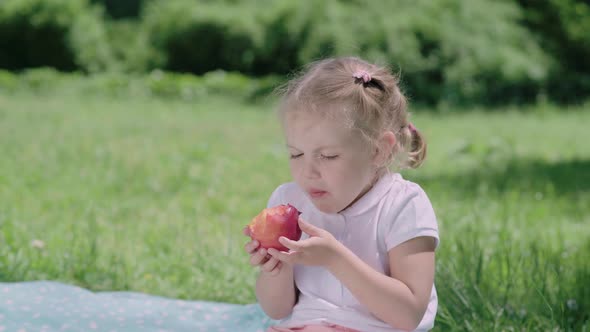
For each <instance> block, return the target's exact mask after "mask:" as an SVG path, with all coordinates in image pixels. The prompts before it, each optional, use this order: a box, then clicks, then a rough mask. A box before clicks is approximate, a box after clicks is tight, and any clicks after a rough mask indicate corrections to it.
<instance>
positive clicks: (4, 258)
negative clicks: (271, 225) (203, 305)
mask: <svg viewBox="0 0 590 332" xmlns="http://www.w3.org/2000/svg"><path fill="white" fill-rule="evenodd" d="M589 108H590V107H588V106H584V107H578V108H572V109H567V110H564V111H562V112H557V109H556V108H553V107H548V106H547V107H541V108H537V109H534V108H533V109H528V110H525V111H518V110H516V109H512V110H507V111H502V112H487V111H472V112H463V113H460V114H437V113H430V112H416V113H415V114H413V117H412V119H413V121H414V123H415V124H416V125H417V127H418V128H419V129H420V130H421V131H423V132H424V133H425V135H426V136H427V138H428V139H429V156H428V159H427V162H426V164H425V165H424V166H423V167H422V168H420V169H418V170H412V171H404V172H403V174H404V176H405V177H406V178H408V179H411V180H413V181H416V182H418V183H419V184H420V185H422V186H423V187H424V188H425V190H426V192H427V193H428V195H429V197H430V199H431V201H432V203H433V205H434V207H435V210H436V213H437V216H438V219H439V224H440V232H441V240H442V242H441V247H440V250H439V251H438V253H437V279H436V286H437V289H438V292H439V315H438V317H437V323H436V326H437V327H436V330H438V331H443V330H444V331H447V330H453V331H454V330H464V331H469V330H473V331H500V330H502V331H523V330H530V331H541V330H542V331H549V330H563V331H566V330H572V331H573V330H576V331H585V330H588V329H590V322H589V312H590V287H588V285H589V284H590V259H588V253H589V252H590V148H589V147H588V142H589V141H590V130H588V123H590V109H589ZM279 130H280V128H279V126H278V123H277V122H276V121H275V116H274V114H273V113H272V112H271V111H270V106H264V105H253V104H246V103H243V102H239V101H238V100H234V99H224V98H219V97H211V98H204V99H203V100H201V101H199V102H195V103H181V102H173V101H162V100H157V99H146V98H131V99H125V98H116V99H112V98H105V97H100V96H90V97H89V96H77V95H75V94H74V95H72V94H67V93H56V94H41V95H36V94H32V93H26V92H25V93H11V94H10V95H9V94H7V93H4V94H0V142H2V143H1V144H0V155H1V159H0V281H21V280H37V279H52V280H59V281H63V282H67V283H73V284H77V285H80V286H82V287H86V288H89V289H92V290H133V291H140V292H146V293H151V294H158V295H163V296H169V297H177V298H184V299H204V300H214V301H227V302H235V303H248V302H253V301H255V297H254V292H253V285H254V281H255V277H256V271H255V270H253V269H252V268H251V267H250V266H249V265H248V264H247V255H246V254H245V253H244V252H243V249H242V247H243V244H244V243H245V242H246V238H245V237H244V236H243V235H242V233H241V228H242V227H243V226H244V225H245V224H246V223H247V222H248V221H249V220H250V218H251V217H253V216H254V215H255V214H256V213H257V212H258V211H259V210H260V209H261V208H262V207H264V205H265V204H266V200H267V198H268V196H269V194H270V193H271V191H272V190H273V189H274V188H275V187H276V186H277V185H278V184H280V183H282V182H284V181H289V171H288V163H287V158H286V155H287V154H286V151H284V149H283V141H282V136H281V133H280V131H279ZM35 239H37V240H41V241H43V243H44V246H43V247H42V248H37V247H35V246H33V245H32V244H31V242H32V241H33V240H35Z"/></svg>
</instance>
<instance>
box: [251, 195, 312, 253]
mask: <svg viewBox="0 0 590 332" xmlns="http://www.w3.org/2000/svg"><path fill="white" fill-rule="evenodd" d="M300 214H301V212H299V211H298V210H297V209H296V208H295V207H294V206H293V205H291V204H287V205H284V204H282V205H278V206H275V207H271V208H266V209H264V210H262V211H261V212H260V213H259V214H258V215H257V216H256V217H254V219H252V221H251V222H250V223H249V224H248V226H246V228H244V233H245V234H246V235H248V236H250V238H252V240H256V241H258V242H259V243H260V247H262V248H266V249H268V248H275V249H277V250H281V251H288V250H289V249H288V248H285V246H283V245H282V244H281V243H280V242H279V238H280V237H281V236H284V237H286V238H288V239H291V240H294V241H297V240H299V238H300V237H301V228H299V223H298V220H299V215H300Z"/></svg>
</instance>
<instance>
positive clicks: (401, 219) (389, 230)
mask: <svg viewBox="0 0 590 332" xmlns="http://www.w3.org/2000/svg"><path fill="white" fill-rule="evenodd" d="M409 191H410V193H409V194H407V195H406V197H404V198H403V199H402V200H401V202H397V203H398V204H396V205H397V206H395V207H393V209H392V212H393V213H392V214H390V215H389V216H388V219H389V220H386V222H387V223H388V225H387V226H386V228H385V232H386V234H385V245H386V248H387V251H389V250H391V249H392V248H394V247H395V246H397V245H399V244H401V243H403V242H406V241H408V240H410V239H413V238H416V237H421V236H431V237H434V238H435V243H436V247H438V244H439V236H438V224H437V221H436V215H435V214H434V209H433V207H432V204H431V203H430V200H429V199H428V197H427V196H426V193H425V192H424V191H423V190H422V188H420V187H419V186H418V185H416V184H414V186H413V188H412V189H411V190H409Z"/></svg>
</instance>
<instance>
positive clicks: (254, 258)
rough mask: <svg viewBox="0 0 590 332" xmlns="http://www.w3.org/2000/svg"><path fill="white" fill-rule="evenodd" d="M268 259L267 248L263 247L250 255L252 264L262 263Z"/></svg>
mask: <svg viewBox="0 0 590 332" xmlns="http://www.w3.org/2000/svg"><path fill="white" fill-rule="evenodd" d="M265 259H266V249H264V248H261V249H260V250H258V251H257V252H255V253H253V254H251V255H250V265H252V266H257V265H260V264H261V263H262V262H263V261H264V260H265Z"/></svg>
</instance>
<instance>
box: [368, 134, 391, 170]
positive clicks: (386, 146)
mask: <svg viewBox="0 0 590 332" xmlns="http://www.w3.org/2000/svg"><path fill="white" fill-rule="evenodd" d="M396 142H397V140H396V138H395V134H394V133H393V132H391V131H386V132H385V133H383V135H381V138H379V141H377V148H376V151H375V156H374V158H373V162H374V163H375V165H376V166H378V167H381V166H383V165H384V164H385V163H386V162H387V159H388V158H389V155H390V154H391V151H392V150H393V147H394V146H395V143H396Z"/></svg>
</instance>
